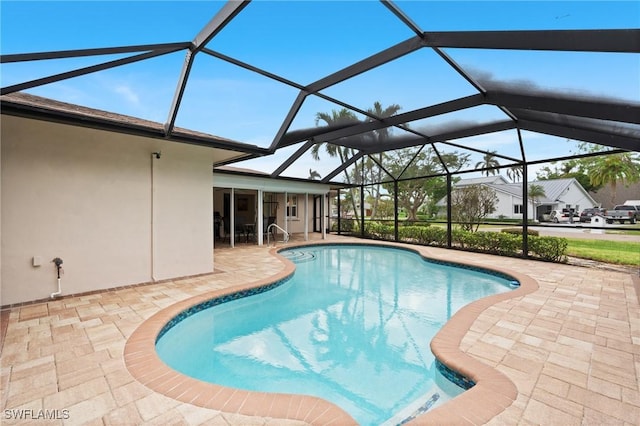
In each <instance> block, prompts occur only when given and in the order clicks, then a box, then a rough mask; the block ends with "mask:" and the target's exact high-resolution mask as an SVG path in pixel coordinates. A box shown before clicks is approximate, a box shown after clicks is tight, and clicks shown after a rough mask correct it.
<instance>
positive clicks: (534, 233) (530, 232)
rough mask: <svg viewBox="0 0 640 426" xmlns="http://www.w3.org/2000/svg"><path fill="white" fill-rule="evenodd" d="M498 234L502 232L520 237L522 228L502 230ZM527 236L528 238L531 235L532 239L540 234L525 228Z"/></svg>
mask: <svg viewBox="0 0 640 426" xmlns="http://www.w3.org/2000/svg"><path fill="white" fill-rule="evenodd" d="M500 232H504V233H506V234H516V235H522V228H504V229H503V230H502V231H500ZM527 235H529V236H531V235H533V236H534V237H537V236H539V235H540V232H538V231H536V230H535V229H529V228H527Z"/></svg>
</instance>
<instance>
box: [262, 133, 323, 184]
mask: <svg viewBox="0 0 640 426" xmlns="http://www.w3.org/2000/svg"><path fill="white" fill-rule="evenodd" d="M313 145H315V142H314V141H313V139H309V140H308V141H307V142H306V143H305V144H303V145H302V146H301V147H300V148H298V150H297V151H296V152H294V153H293V154H291V155H290V156H289V158H287V159H286V160H285V161H284V163H282V164H281V165H280V167H278V168H277V169H275V170H274V171H273V173H271V177H272V178H275V177H278V176H280V174H281V173H282V172H284V171H285V170H286V169H287V168H288V167H289V166H291V165H292V164H293V163H294V162H295V161H296V160H297V159H298V158H300V157H301V156H302V155H303V154H304V153H305V152H307V151H308V150H309V148H311V147H312V146H313Z"/></svg>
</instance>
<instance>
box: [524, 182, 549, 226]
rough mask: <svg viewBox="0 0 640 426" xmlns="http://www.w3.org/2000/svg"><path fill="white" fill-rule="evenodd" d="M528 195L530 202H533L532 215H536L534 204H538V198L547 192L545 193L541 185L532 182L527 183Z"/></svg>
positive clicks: (544, 195)
mask: <svg viewBox="0 0 640 426" xmlns="http://www.w3.org/2000/svg"><path fill="white" fill-rule="evenodd" d="M528 195H529V199H530V200H531V203H532V204H533V214H534V216H536V215H537V214H538V212H537V208H536V204H538V198H542V197H546V196H547V194H545V192H544V188H543V187H542V185H538V184H535V183H532V184H531V185H529V190H528ZM536 219H537V217H536Z"/></svg>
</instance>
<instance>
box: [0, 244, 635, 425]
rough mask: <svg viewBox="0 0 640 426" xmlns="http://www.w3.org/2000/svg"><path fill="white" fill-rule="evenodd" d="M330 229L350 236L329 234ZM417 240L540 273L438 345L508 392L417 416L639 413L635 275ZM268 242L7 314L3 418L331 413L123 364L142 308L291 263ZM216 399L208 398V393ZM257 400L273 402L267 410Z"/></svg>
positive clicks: (565, 421)
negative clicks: (208, 262) (220, 402)
mask: <svg viewBox="0 0 640 426" xmlns="http://www.w3.org/2000/svg"><path fill="white" fill-rule="evenodd" d="M331 240H334V241H350V240H349V239H346V238H341V237H335V236H334V237H332V238H331ZM331 240H330V241H331ZM353 241H360V240H353ZM414 248H415V249H417V250H418V251H420V252H421V253H422V254H424V255H426V256H429V257H433V258H438V259H446V260H454V261H457V262H465V263H473V264H479V265H483V266H485V267H489V268H494V269H500V270H507V271H511V272H514V273H517V274H522V275H524V276H526V277H529V279H531V280H532V281H533V282H535V284H537V286H536V287H537V288H534V289H533V291H531V292H523V293H522V294H520V295H518V296H517V297H512V298H502V299H501V300H494V301H492V303H491V304H486V303H485V304H484V305H483V304H481V306H480V307H479V308H476V309H471V310H469V312H465V313H464V315H461V316H460V317H459V318H455V319H454V320H453V321H451V322H450V323H449V324H448V325H447V327H448V328H449V329H450V331H451V332H452V335H456V334H457V335H458V337H456V338H454V339H445V340H448V341H447V342H444V343H446V344H449V345H452V344H453V345H454V346H456V348H455V350H450V349H446V350H444V351H443V352H444V353H443V354H441V355H442V356H444V357H447V356H451V357H452V359H454V362H455V358H457V357H458V358H459V357H468V359H470V360H472V362H471V363H472V364H474V365H476V364H477V368H476V367H473V368H476V369H475V370H474V372H473V374H476V373H477V374H479V375H480V376H482V377H484V378H485V379H482V377H481V380H480V381H479V385H480V384H482V383H484V386H485V389H489V390H498V391H500V392H502V391H504V390H505V389H509V387H510V386H511V389H512V390H513V393H512V395H511V396H512V398H511V399H509V397H508V395H507V396H505V397H504V398H502V397H500V398H491V399H490V400H488V398H486V394H483V393H481V392H466V393H465V394H463V395H462V396H464V398H462V399H458V398H456V399H454V400H453V401H451V402H450V403H448V404H445V405H443V406H441V407H439V408H437V409H436V410H433V411H431V412H430V413H429V414H428V415H427V417H422V418H418V420H417V423H427V422H428V423H448V424H495V425H499V424H524V425H530V424H531V425H533V424H545V425H548V424H562V425H570V424H620V425H625V424H626V425H636V424H639V422H640V421H639V419H640V390H639V386H640V385H639V383H640V304H639V303H638V296H637V294H636V290H635V288H634V280H637V279H638V277H637V276H636V277H634V276H633V275H631V274H626V273H619V272H611V271H607V270H600V269H589V268H584V267H578V266H571V265H562V264H550V263H543V262H536V261H530V260H523V259H512V258H504V257H499V256H490V255H483V254H477V253H467V252H460V251H451V250H445V249H438V248H432V247H419V246H415V247H414ZM268 253H269V251H268V249H267V248H265V247H257V246H242V247H236V248H234V249H230V248H224V249H216V251H215V269H216V272H215V273H213V274H210V275H205V276H200V277H194V278H188V279H181V280H174V281H167V282H162V283H155V284H149V285H142V286H135V287H128V288H122V289H115V290H111V291H105V292H100V293H94V294H88V295H79V296H76V297H65V298H62V299H60V300H55V301H49V302H46V303H38V304H31V305H25V306H21V307H14V308H11V309H10V311H9V312H8V315H7V313H6V312H4V314H3V315H2V320H3V327H4V326H6V335H5V337H4V343H3V346H2V354H1V356H0V384H1V392H0V398H1V401H2V405H1V406H2V411H1V412H0V416H2V420H1V422H2V423H3V424H15V423H23V422H24V419H23V421H20V420H18V419H17V417H19V416H23V418H24V417H54V418H53V419H49V420H42V419H37V420H34V421H31V422H30V423H34V424H96V425H98V424H99V425H102V424H107V425H109V424H114V425H115V424H141V425H154V424H162V425H164V424H185V425H196V424H208V425H236V424H242V425H254V424H255V425H285V426H287V425H302V424H314V423H315V424H326V423H328V422H329V421H331V420H327V419H328V417H326V416H327V415H328V409H326V408H324V409H323V411H321V412H318V409H319V406H318V405H317V404H316V403H315V402H313V401H308V400H304V399H303V398H296V399H290V400H289V405H288V406H287V407H286V409H283V407H278V404H277V403H275V402H274V398H273V397H271V396H270V395H266V394H263V395H262V399H261V400H260V401H256V400H255V399H253V398H251V397H249V396H247V395H245V394H242V395H241V394H237V395H235V400H234V399H233V398H232V396H229V399H228V400H225V401H228V403H226V405H225V407H226V408H227V410H224V409H222V410H220V409H212V408H205V407H203V405H207V404H206V403H205V404H202V403H200V402H201V401H200V400H201V399H205V395H202V394H194V395H192V396H191V397H190V399H189V401H190V402H184V399H185V398H181V399H180V398H179V399H175V398H172V397H168V396H166V395H167V394H170V392H169V390H170V389H167V392H159V391H156V390H153V389H154V387H155V386H151V385H149V383H147V385H144V384H142V383H141V380H140V371H134V372H133V373H134V374H132V370H131V366H130V365H129V366H128V365H127V364H126V363H125V351H126V349H125V348H126V347H127V341H128V340H130V338H131V337H132V336H134V335H135V334H136V333H140V330H141V329H143V328H144V327H145V326H144V324H149V322H150V321H148V320H149V319H150V318H152V317H154V316H157V315H160V314H161V313H162V312H165V311H166V310H167V309H171V306H174V305H176V304H179V303H183V304H184V303H190V302H189V300H194V299H193V298H197V297H202V296H203V295H205V294H211V293H212V292H216V291H224V290H225V289H226V288H229V287H233V286H242V285H250V284H251V283H255V282H256V281H260V280H267V281H268V280H270V279H273V278H274V277H277V276H278V275H279V274H282V273H283V272H284V271H285V270H286V269H287V268H288V267H290V266H287V264H286V263H284V262H283V261H282V260H281V259H278V258H276V257H273V256H271V255H269V254H268ZM7 317H8V318H7ZM141 325H142V327H141ZM0 329H2V327H0ZM454 337H455V336H454ZM456 339H457V340H456ZM131 345H132V343H131V342H130V343H129V347H131ZM458 349H459V350H458ZM436 350H437V348H436ZM440 350H442V349H440ZM176 380H178V379H176ZM142 381H143V380H142ZM161 381H162V380H160V382H161ZM175 387H176V386H173V387H171V386H168V388H171V389H173V388H175ZM189 389H190V387H189V386H187V388H186V389H185V390H184V391H183V392H182V394H185V393H188V391H189ZM507 394H508V392H507ZM220 395H221V394H220ZM218 397H220V396H219V395H218V396H216V395H209V397H208V401H207V402H210V400H213V399H215V398H218ZM496 404H497V405H502V406H501V407H500V409H499V410H498V411H497V412H495V411H491V410H493V408H492V409H491V410H489V411H487V407H494V406H495V405H496ZM261 405H262V407H261ZM265 405H266V406H267V408H268V409H270V410H271V411H265V408H264V406H265ZM242 407H244V409H243V408H242ZM314 410H315V411H314ZM247 412H252V413H256V414H255V415H247V414H246V413H247ZM265 412H267V413H269V414H268V415H265V414H264V413H265ZM293 412H295V415H293V414H292V413H293ZM303 412H304V413H306V414H304V413H303ZM242 413H245V414H242ZM312 413H315V414H312ZM332 419H333V424H342V423H348V422H349V420H348V418H346V417H344V418H340V417H332ZM27 420H28V419H27Z"/></svg>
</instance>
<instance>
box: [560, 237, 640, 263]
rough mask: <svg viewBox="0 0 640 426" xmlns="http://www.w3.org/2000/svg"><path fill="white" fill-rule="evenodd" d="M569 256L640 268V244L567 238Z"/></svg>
mask: <svg viewBox="0 0 640 426" xmlns="http://www.w3.org/2000/svg"><path fill="white" fill-rule="evenodd" d="M567 241H568V243H569V245H568V247H567V255H569V256H573V257H580V258H582V259H592V260H597V261H600V262H607V263H614V264H617V265H633V266H640V243H636V242H629V241H607V240H583V239H576V238H567Z"/></svg>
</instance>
